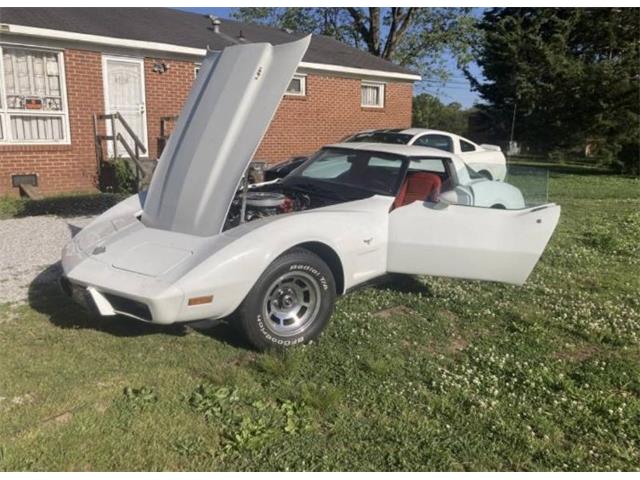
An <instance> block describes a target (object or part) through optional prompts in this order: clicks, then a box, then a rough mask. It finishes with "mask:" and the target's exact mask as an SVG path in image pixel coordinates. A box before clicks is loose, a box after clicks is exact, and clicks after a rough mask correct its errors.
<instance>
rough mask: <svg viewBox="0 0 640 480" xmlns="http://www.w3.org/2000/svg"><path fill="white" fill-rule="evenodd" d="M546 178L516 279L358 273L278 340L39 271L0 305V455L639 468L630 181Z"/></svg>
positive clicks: (635, 198)
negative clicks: (38, 280)
mask: <svg viewBox="0 0 640 480" xmlns="http://www.w3.org/2000/svg"><path fill="white" fill-rule="evenodd" d="M550 194H551V199H552V200H554V201H556V202H558V203H560V204H561V205H562V207H563V213H562V217H561V220H560V225H559V226H558V229H557V231H556V233H555V235H554V237H553V239H552V240H551V243H550V245H549V247H548V249H547V250H546V252H545V254H544V256H543V258H542V260H541V262H540V263H539V264H538V266H537V267H536V269H535V271H534V273H533V274H532V276H531V278H530V279H529V281H528V282H527V284H526V285H525V286H524V287H512V286H506V285H498V284H488V283H478V282H465V281H454V280H446V279H436V278H424V279H406V280H404V281H402V282H395V283H390V284H387V285H384V284H383V285H381V286H377V287H369V288H366V289H362V290H359V291H357V292H354V293H352V294H350V295H347V296H345V297H343V298H341V299H340V300H339V303H338V306H337V310H336V313H335V315H334V318H333V320H332V322H331V324H330V325H329V327H328V329H327V331H326V332H325V334H324V335H323V336H322V338H321V339H320V341H319V342H318V343H316V344H313V345H308V346H305V347H301V348H297V349H295V350H292V351H290V352H286V353H284V354H282V353H265V354H257V353H255V352H252V351H250V350H248V349H247V348H246V346H245V345H244V344H243V343H242V341H241V340H240V339H239V338H238V337H237V336H236V335H235V334H234V333H233V329H232V328H230V327H229V326H228V325H225V324H222V325H219V326H218V327H215V328H214V329H213V330H211V331H207V332H201V331H196V330H193V329H191V328H189V327H184V326H177V327H171V328H156V327H151V326H148V325H143V324H138V323H133V322H131V321H128V320H115V321H113V320H109V321H106V320H95V319H90V318H89V317H88V316H87V315H85V313H83V311H82V310H80V309H79V308H78V307H76V306H74V305H72V304H71V303H70V302H69V301H68V300H66V299H65V298H64V297H62V296H61V295H60V294H58V293H57V291H54V290H53V289H52V290H50V291H34V292H32V294H31V300H30V304H29V305H21V306H15V305H14V306H12V305H4V306H0V352H1V353H0V355H1V356H2V363H1V364H2V368H1V369H0V397H1V399H0V469H4V470H27V469H31V470H85V469H86V470H109V469H117V470H147V469H150V470H166V469H194V470H218V469H221V470H236V469H240V470H280V469H292V470H298V469H301V470H331V469H347V470H351V469H353V470H377V469H381V470H431V469H434V470H449V469H451V470H520V469H523V470H609V469H621V470H638V469H640V182H639V181H638V180H633V179H627V178H622V177H613V176H600V175H583V176H581V175H565V174H559V173H554V174H552V176H551V185H550Z"/></svg>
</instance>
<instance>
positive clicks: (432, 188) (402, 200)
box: [393, 172, 442, 208]
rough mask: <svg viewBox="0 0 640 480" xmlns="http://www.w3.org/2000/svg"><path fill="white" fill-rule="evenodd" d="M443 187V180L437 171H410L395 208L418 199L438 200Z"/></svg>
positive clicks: (396, 200) (394, 204) (395, 202)
mask: <svg viewBox="0 0 640 480" xmlns="http://www.w3.org/2000/svg"><path fill="white" fill-rule="evenodd" d="M441 187H442V180H441V179H440V177H439V176H438V175H436V174H435V173H429V172H415V173H410V174H408V175H407V178H406V179H405V180H404V183H403V184H402V187H401V188H400V192H399V193H398V196H397V197H396V199H395V201H394V202H393V208H398V207H402V206H404V205H409V204H410V203H413V202H415V201H416V200H419V201H421V202H424V201H431V202H437V201H438V197H439V196H440V188H441Z"/></svg>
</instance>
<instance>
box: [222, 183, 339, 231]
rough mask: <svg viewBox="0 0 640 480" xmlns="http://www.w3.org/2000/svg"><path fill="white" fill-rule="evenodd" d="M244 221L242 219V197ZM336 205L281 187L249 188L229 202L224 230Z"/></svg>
mask: <svg viewBox="0 0 640 480" xmlns="http://www.w3.org/2000/svg"><path fill="white" fill-rule="evenodd" d="M245 196H246V199H245V200H244V202H245V205H244V220H243V219H242V217H243V205H242V204H243V197H245ZM333 203H338V202H335V201H330V200H328V199H327V198H324V197H323V198H320V197H317V196H316V197H312V196H311V195H310V194H308V193H304V192H301V191H299V190H294V189H289V188H286V187H283V186H281V185H265V186H262V187H256V188H251V189H250V190H248V191H246V192H243V191H240V192H238V193H237V194H236V196H235V198H234V199H233V201H232V202H231V207H230V208H229V213H228V215H227V220H226V222H225V226H224V230H229V229H230V228H234V227H237V226H238V225H240V224H241V223H244V222H251V221H253V220H258V219H261V218H265V217H271V216H274V215H281V214H284V213H292V212H299V211H302V210H309V209H311V208H318V207H323V206H326V205H331V204H333Z"/></svg>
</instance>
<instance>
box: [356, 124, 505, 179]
mask: <svg viewBox="0 0 640 480" xmlns="http://www.w3.org/2000/svg"><path fill="white" fill-rule="evenodd" d="M345 141H346V142H376V143H392V144H402V145H418V146H422V147H431V148H437V149H438V150H443V151H445V152H449V153H453V154H455V155H457V156H458V157H460V158H461V159H462V160H463V161H464V162H465V163H466V164H467V165H469V166H471V167H473V169H474V170H475V171H477V172H478V173H479V174H480V175H483V176H484V177H486V178H488V179H489V180H504V178H505V176H506V174H507V161H506V158H505V156H504V154H503V153H502V150H501V149H500V147H499V146H497V145H489V144H486V143H484V144H482V145H478V144H476V143H474V142H472V141H471V140H469V139H468V138H464V137H461V136H460V135H456V134H455V133H449V132H443V131H440V130H432V129H427V128H405V129H401V128H397V129H384V130H368V131H365V132H360V133H356V134H355V135H352V136H350V137H348V138H347V139H346V140H345Z"/></svg>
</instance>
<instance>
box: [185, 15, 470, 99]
mask: <svg viewBox="0 0 640 480" xmlns="http://www.w3.org/2000/svg"><path fill="white" fill-rule="evenodd" d="M180 10H185V11H188V12H193V13H199V14H202V15H209V14H212V15H215V16H217V17H221V18H230V17H231V14H232V12H233V8H227V7H198V8H195V7H194V8H180ZM446 65H447V67H448V70H449V75H450V79H449V80H448V81H447V83H446V84H444V85H443V84H438V83H427V82H421V83H419V84H416V88H415V92H416V93H421V92H427V93H430V94H431V95H434V96H436V97H438V98H439V99H440V101H441V102H442V103H444V104H448V103H451V102H458V103H460V104H461V105H462V106H463V107H464V108H468V107H471V106H473V104H474V102H476V101H478V94H477V93H476V92H472V91H471V87H470V85H469V82H468V81H467V80H466V79H465V78H464V76H463V73H462V71H460V70H458V68H457V67H456V62H455V60H454V58H453V57H451V56H450V55H447V58H446ZM470 71H471V73H472V74H473V75H475V76H476V77H479V76H480V69H479V68H478V66H477V65H475V64H473V65H471V66H470Z"/></svg>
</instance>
